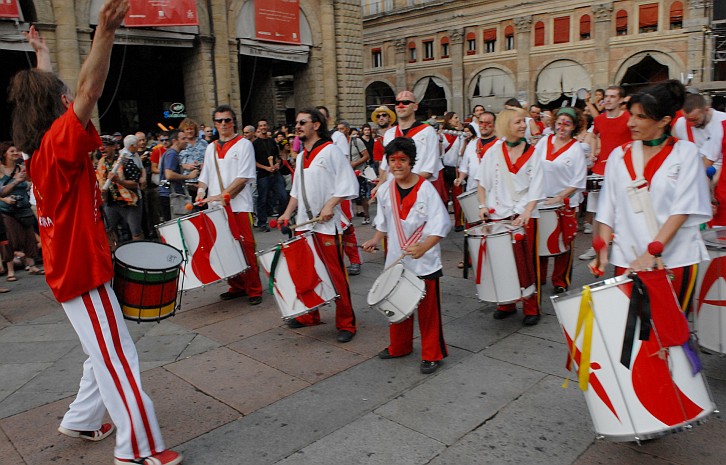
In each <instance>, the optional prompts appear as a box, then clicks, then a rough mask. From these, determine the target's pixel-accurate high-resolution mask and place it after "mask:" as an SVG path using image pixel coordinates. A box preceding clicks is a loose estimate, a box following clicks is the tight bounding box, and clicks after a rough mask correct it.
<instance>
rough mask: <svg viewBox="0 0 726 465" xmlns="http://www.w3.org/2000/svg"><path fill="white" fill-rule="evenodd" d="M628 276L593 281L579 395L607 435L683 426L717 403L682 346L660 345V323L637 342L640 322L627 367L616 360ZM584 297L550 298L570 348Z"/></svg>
mask: <svg viewBox="0 0 726 465" xmlns="http://www.w3.org/2000/svg"><path fill="white" fill-rule="evenodd" d="M632 282H633V281H632V279H631V278H629V277H627V276H625V275H623V276H618V277H615V278H611V279H607V280H605V281H602V282H599V283H596V284H593V285H592V286H590V288H591V291H592V293H591V295H592V310H593V315H594V322H593V329H592V343H591V346H590V378H589V384H588V388H587V390H586V391H583V393H584V395H585V401H586V402H587V407H588V410H589V411H590V416H591V417H592V422H593V426H594V429H595V433H596V434H598V435H599V436H601V437H603V438H606V439H609V440H612V441H640V440H646V439H652V438H655V437H659V436H662V435H664V434H666V433H669V432H676V431H680V430H682V429H684V428H688V427H689V426H690V425H692V424H697V423H699V422H700V420H703V419H704V418H706V417H707V416H708V415H709V414H711V413H712V412H714V410H715V409H716V406H715V404H714V402H713V399H712V398H711V394H710V392H709V390H708V387H707V385H706V381H705V378H704V376H703V374H702V373H697V374H695V375H694V374H693V371H692V366H691V363H690V362H689V359H688V356H687V354H686V352H685V351H684V349H683V347H681V346H675V347H669V348H668V349H666V350H660V348H659V345H658V337H657V336H656V335H655V333H657V328H655V330H654V331H652V332H651V335H650V338H649V340H646V341H641V340H639V339H638V336H637V334H638V333H637V331H639V326H640V324H639V323H637V324H636V327H635V328H634V329H635V331H636V333H635V334H636V336H635V340H634V343H633V347H632V354H633V355H632V359H631V360H632V362H631V367H630V368H628V367H626V366H625V365H623V364H621V363H620V356H621V353H622V350H623V340H624V334H625V328H626V323H627V316H628V308H629V305H630V292H631V289H632ZM670 292H673V288H672V287H670ZM674 298H675V296H674ZM581 300H582V297H581V293H580V292H579V291H577V292H575V291H570V292H567V293H564V294H560V295H556V296H552V303H553V305H554V308H555V313H556V314H557V318H558V319H559V321H560V325H561V326H562V329H563V331H564V335H565V342H566V344H568V347H567V350H568V351H569V350H570V349H571V347H572V339H573V337H575V333H576V327H577V322H578V315H579V312H580V303H581ZM582 341H583V334H582V333H580V335H579V336H578V339H577V341H576V344H575V350H574V354H573V356H574V360H575V365H576V368H577V370H579V364H580V361H581V356H582V353H583V352H582V351H583V344H582ZM659 354H662V356H661V355H659ZM574 383H575V384H576V383H577V380H574Z"/></svg>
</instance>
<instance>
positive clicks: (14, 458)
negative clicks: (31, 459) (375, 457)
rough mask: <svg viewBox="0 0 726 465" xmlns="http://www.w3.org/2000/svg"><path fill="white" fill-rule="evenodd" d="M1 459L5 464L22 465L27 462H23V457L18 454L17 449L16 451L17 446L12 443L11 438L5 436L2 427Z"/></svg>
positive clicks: (0, 437)
mask: <svg viewBox="0 0 726 465" xmlns="http://www.w3.org/2000/svg"><path fill="white" fill-rule="evenodd" d="M0 457H2V459H3V463H8V464H15V465H18V464H20V465H22V464H24V463H25V462H24V461H23V459H22V457H20V454H19V453H18V451H17V449H15V446H14V445H13V443H12V442H10V438H8V436H7V435H6V434H5V432H4V431H3V430H2V428H1V427H0Z"/></svg>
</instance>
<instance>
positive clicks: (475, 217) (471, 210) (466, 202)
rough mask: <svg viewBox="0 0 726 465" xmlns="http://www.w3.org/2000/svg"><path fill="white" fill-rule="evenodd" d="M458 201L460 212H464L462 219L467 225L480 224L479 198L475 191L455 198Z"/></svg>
mask: <svg viewBox="0 0 726 465" xmlns="http://www.w3.org/2000/svg"><path fill="white" fill-rule="evenodd" d="M456 198H457V199H459V205H461V210H462V211H463V212H464V218H466V222H467V223H469V224H477V223H481V218H479V197H478V196H477V191H476V190H471V191H469V192H464V193H463V194H461V195H457V196H456Z"/></svg>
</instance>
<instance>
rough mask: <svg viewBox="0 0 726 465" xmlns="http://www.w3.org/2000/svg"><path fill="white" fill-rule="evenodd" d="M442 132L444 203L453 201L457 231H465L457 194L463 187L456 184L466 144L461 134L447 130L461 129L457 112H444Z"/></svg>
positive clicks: (440, 138) (440, 137)
mask: <svg viewBox="0 0 726 465" xmlns="http://www.w3.org/2000/svg"><path fill="white" fill-rule="evenodd" d="M441 129H442V132H441V134H440V136H439V140H440V141H441V152H442V155H441V162H442V163H443V164H444V169H443V173H444V175H443V176H442V178H443V179H442V180H443V183H444V205H446V204H447V203H448V202H449V201H451V202H453V206H454V218H456V224H455V226H454V229H455V230H456V231H463V229H464V224H463V223H462V221H461V207H460V206H459V200H458V199H457V198H456V196H457V195H459V194H461V193H462V190H461V187H459V186H456V185H454V181H455V180H456V177H457V175H458V172H457V169H456V168H457V167H458V166H459V161H460V160H461V149H462V146H463V145H465V143H464V137H463V136H462V135H459V134H452V133H448V132H447V131H461V129H462V124H461V120H460V119H459V115H457V114H456V112H453V111H449V112H446V113H445V114H444V123H443V124H442V125H441Z"/></svg>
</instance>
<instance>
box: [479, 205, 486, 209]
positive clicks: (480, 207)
mask: <svg viewBox="0 0 726 465" xmlns="http://www.w3.org/2000/svg"><path fill="white" fill-rule="evenodd" d="M482 208H487V206H486V205H479V210H481V209H482Z"/></svg>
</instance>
